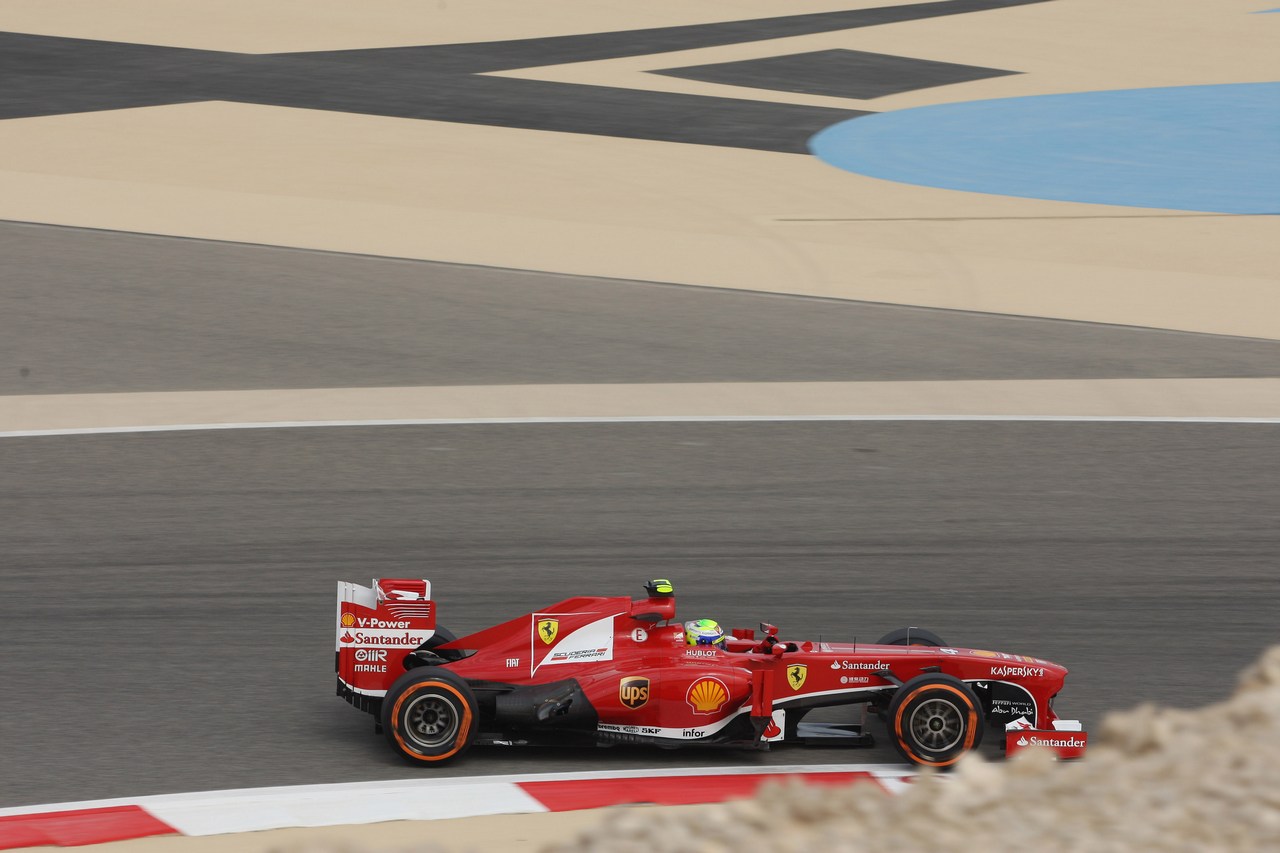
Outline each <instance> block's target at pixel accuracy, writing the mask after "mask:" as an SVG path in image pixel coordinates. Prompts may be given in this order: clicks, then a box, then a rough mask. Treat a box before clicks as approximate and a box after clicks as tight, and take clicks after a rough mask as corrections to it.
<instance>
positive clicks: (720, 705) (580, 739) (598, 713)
mask: <svg viewBox="0 0 1280 853" xmlns="http://www.w3.org/2000/svg"><path fill="white" fill-rule="evenodd" d="M645 590H646V593H647V594H646V596H645V597H644V598H641V599H636V600H632V599H631V598H629V597H607V596H575V597H573V598H567V599H565V600H564V601H560V602H557V603H556V604H552V605H550V606H548V607H546V608H544V609H542V610H538V611H534V612H531V613H526V614H524V615H522V616H518V617H516V618H514V619H511V620H509V621H507V622H503V623H501V624H499V625H495V626H493V627H491V628H486V629H484V630H482V631H478V632H476V633H474V634H470V635H468V636H465V637H460V638H456V637H454V636H453V635H452V634H451V633H449V632H448V631H447V630H445V629H444V628H443V627H441V626H440V625H438V624H437V622H436V605H435V602H434V601H432V599H431V583H430V581H427V580H423V579H411V580H376V579H375V580H374V581H373V584H372V586H368V587H366V586H361V585H358V584H353V583H341V582H340V583H339V584H338V607H337V623H338V624H337V655H336V658H337V660H336V665H337V670H338V695H339V696H341V697H343V698H345V699H346V700H347V701H348V702H350V703H351V704H352V705H354V706H356V707H357V708H360V709H362V710H364V711H367V712H370V713H372V714H373V715H374V718H375V721H376V722H375V727H376V728H378V729H380V730H381V731H382V732H383V733H384V734H385V735H386V737H387V739H388V741H389V742H390V743H391V746H392V747H393V748H394V749H395V750H396V751H397V752H399V753H400V754H401V755H402V756H404V757H405V758H406V759H408V760H409V761H411V762H414V763H420V764H440V763H443V762H446V761H449V760H451V759H454V758H457V757H458V756H460V755H461V754H463V753H464V752H465V751H466V750H467V749H468V748H470V747H471V746H472V745H475V744H486V745H502V746H522V745H535V746H548V745H565V746H611V745H617V744H649V745H654V746H660V747H668V748H669V747H683V746H724V747H739V748H745V749H768V748H770V747H771V746H773V745H774V744H792V743H799V744H821V745H847V746H870V745H871V744H872V743H873V736H872V735H871V733H869V732H868V731H867V730H866V729H867V726H866V723H867V716H868V714H867V713H866V711H868V710H869V711H870V712H871V713H872V714H874V715H875V716H878V717H880V718H881V719H882V720H883V721H884V724H885V726H886V728H887V729H888V734H889V737H890V739H891V740H892V742H893V745H894V747H895V748H896V749H897V751H898V752H899V753H900V754H901V755H902V757H903V758H904V759H906V760H907V761H909V762H912V763H914V764H920V765H926V766H933V767H948V766H950V765H952V764H954V763H955V762H956V761H958V760H959V759H960V758H961V757H962V756H963V755H964V754H965V753H967V752H969V751H970V750H972V749H974V748H976V747H977V746H978V745H979V743H981V741H982V738H983V733H984V730H985V729H986V727H987V726H993V727H995V728H996V730H997V731H999V732H1000V734H1001V736H1003V737H1005V738H1006V741H1007V746H1008V748H1009V749H1013V750H1016V749H1017V748H1019V747H1021V746H1027V745H1030V744H1043V745H1045V746H1048V747H1050V748H1051V749H1053V750H1055V751H1056V752H1057V753H1058V754H1059V756H1060V757H1064V758H1073V757H1078V756H1079V755H1080V754H1082V752H1083V749H1084V746H1085V743H1086V738H1087V736H1086V735H1085V734H1084V733H1083V732H1081V731H1080V730H1079V725H1078V724H1077V723H1075V722H1074V721H1064V720H1060V719H1059V718H1058V717H1057V716H1056V715H1055V712H1054V709H1053V700H1054V697H1056V696H1057V694H1058V692H1059V691H1060V690H1061V689H1062V685H1063V680H1064V679H1065V678H1066V675H1067V671H1066V669H1064V668H1063V667H1061V666H1059V665H1057V664H1054V663H1050V662H1049V661H1045V660H1040V659H1039V658H1033V657H1026V656H1023V655H1014V654H1006V653H1003V652H991V651H984V650H981V649H965V648H953V647H950V646H947V645H946V644H945V643H944V642H943V641H942V640H941V639H940V638H939V637H937V636H936V635H934V634H932V633H930V632H928V631H925V630H922V629H919V628H903V629H899V630H897V631H893V632H891V633H889V634H887V635H886V636H884V637H882V638H881V639H880V640H878V641H877V642H876V643H873V644H865V643H827V642H821V641H814V640H791V639H787V638H784V637H782V636H779V632H778V629H777V628H775V627H774V626H772V625H768V624H762V625H761V626H760V632H759V634H757V632H756V631H755V630H754V629H735V630H733V631H732V633H731V634H730V635H729V636H727V637H724V638H723V639H722V640H720V641H718V642H717V643H716V644H714V645H706V646H702V645H690V644H689V643H690V639H689V638H688V636H687V634H686V629H685V627H684V626H683V625H681V624H680V623H678V622H675V621H674V620H675V614H676V601H675V594H674V589H673V587H672V585H671V583H670V582H669V581H665V580H657V581H651V582H650V583H649V584H647V585H646V587H645ZM690 636H691V635H690ZM842 705H850V706H858V705H860V706H862V707H863V709H864V712H863V713H862V715H861V717H860V719H859V720H858V721H851V722H837V723H816V722H806V721H805V715H806V714H808V713H809V712H810V711H812V710H813V709H815V708H822V707H830V706H842Z"/></svg>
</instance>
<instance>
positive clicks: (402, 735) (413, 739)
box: [382, 666, 480, 764]
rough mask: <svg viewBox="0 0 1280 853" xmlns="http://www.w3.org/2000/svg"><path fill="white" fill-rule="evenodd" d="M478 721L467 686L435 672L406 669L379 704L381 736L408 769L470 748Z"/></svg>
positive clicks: (450, 675)
mask: <svg viewBox="0 0 1280 853" xmlns="http://www.w3.org/2000/svg"><path fill="white" fill-rule="evenodd" d="M479 725H480V718H479V713H478V706H477V705H476V697H475V695H474V694H473V693H472V692H471V688H470V687H469V686H467V683H466V682H465V681H463V680H462V679H461V678H459V677H458V676H456V675H454V674H453V673H452V672H450V671H449V670H447V669H443V668H441V667H436V666H427V667H419V668H417V669H411V670H409V671H408V672H406V673H405V674H404V675H402V676H400V677H399V678H397V679H396V680H395V683H394V684H392V685H391V689H390V690H388V691H387V695H386V697H384V698H383V700H382V731H383V733H384V734H385V735H386V736H387V740H388V742H390V744H391V747H392V749H394V750H395V751H396V752H398V753H400V754H401V755H402V756H404V757H405V758H406V759H407V760H408V761H410V762H411V763H413V764H444V763H445V762H448V761H452V760H453V759H455V758H457V757H458V756H460V755H462V754H463V753H464V752H466V751H467V749H468V748H470V746H471V744H472V742H473V741H475V739H476V732H477V730H478V729H479Z"/></svg>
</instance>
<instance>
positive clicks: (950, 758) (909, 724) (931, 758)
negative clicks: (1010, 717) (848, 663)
mask: <svg viewBox="0 0 1280 853" xmlns="http://www.w3.org/2000/svg"><path fill="white" fill-rule="evenodd" d="M885 716H886V722H887V723H888V725H889V735H890V737H891V738H892V739H893V746H894V749H896V750H898V754H899V755H901V756H902V757H903V758H905V759H906V760H907V761H910V762H911V763H912V764H920V765H923V766H925V767H938V768H945V767H950V766H952V765H953V764H955V763H956V762H957V761H959V760H960V759H961V758H963V757H964V755H965V753H967V752H969V751H970V750H973V749H977V748H978V745H979V744H981V743H982V735H983V730H984V722H983V714H982V703H981V702H979V701H978V697H977V696H975V695H974V693H973V691H972V690H970V689H969V686H968V685H967V684H965V683H964V682H963V681H961V680H960V679H958V678H954V677H952V676H950V675H936V674H926V675H917V676H916V677H915V678H913V679H911V680H910V681H908V682H907V683H906V684H904V685H902V686H901V687H899V688H898V692H897V693H895V694H894V695H893V699H892V700H891V701H890V702H889V711H888V713H887V714H886V715H885Z"/></svg>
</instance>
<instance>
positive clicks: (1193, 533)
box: [0, 4, 1280, 806]
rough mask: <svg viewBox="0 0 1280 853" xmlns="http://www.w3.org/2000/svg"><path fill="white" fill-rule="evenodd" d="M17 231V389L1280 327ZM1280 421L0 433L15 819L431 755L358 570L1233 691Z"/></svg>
mask: <svg viewBox="0 0 1280 853" xmlns="http://www.w3.org/2000/svg"><path fill="white" fill-rule="evenodd" d="M931 5H937V6H939V7H941V6H944V5H946V4H931ZM960 5H962V4H960ZM987 5H990V4H987ZM819 23H820V24H821V26H827V23H822V22H814V23H813V25H814V26H818V25H819ZM840 25H841V26H847V25H848V22H847V21H846V22H845V23H842V24H840ZM705 32H706V31H703V33H702V34H705ZM741 35H742V32H736V33H735V32H730V33H728V35H727V36H726V37H728V36H733V37H735V38H737V37H739V36H741ZM748 35H749V33H748ZM699 37H701V35H699ZM601 43H602V44H603V42H601ZM566 44H567V43H566ZM44 46H45V47H48V44H45V45H44ZM545 46H546V45H539V46H538V47H539V49H541V48H543V47H545ZM61 47H62V48H64V49H66V48H67V45H62V46H61ZM72 47H74V45H73V46H72ZM624 47H625V46H624ZM610 49H622V48H619V47H618V45H617V44H616V43H614V45H613V48H610ZM140 53H146V54H147V55H148V56H152V57H154V56H155V53H154V51H151V52H147V51H141V52H140ZM194 53H199V52H194V51H191V52H185V53H183V56H190V55H191V54H194ZM362 53H370V54H371V53H386V54H388V55H390V56H391V57H394V56H400V57H403V56H404V55H405V54H403V53H400V54H395V53H394V52H393V51H385V52H362ZM6 55H7V56H10V57H12V56H14V55H16V54H13V53H9V54H6ZM47 57H48V55H46V59H45V60H41V61H48V58H47ZM148 61H149V60H148ZM335 61H338V60H335ZM341 61H345V60H341ZM539 61H543V60H539ZM528 62H532V60H522V63H524V64H527V63H528ZM522 63H516V64H517V65H518V64H522ZM263 64H264V65H268V64H271V63H265V62H264V63H263ZM276 65H277V66H278V65H279V63H276ZM472 70H474V69H472ZM488 79H492V78H488ZM459 85H462V84H459ZM466 85H471V84H470V83H468V84H466ZM503 85H506V84H503ZM74 88H75V87H72V89H74ZM107 88H108V89H111V87H107ZM518 88H519V91H521V92H527V91H530V89H529V88H527V87H518ZM566 88H581V87H566ZM24 91H29V90H24ZM37 91H38V87H37ZM112 91H115V92H119V91H122V90H121V89H119V88H116V89H112ZM492 91H494V92H499V91H505V90H502V89H501V87H499V88H498V89H494V90H492ZM513 91H514V90H513ZM544 91H549V90H544ZM494 97H495V99H497V95H495V96H494ZM50 98H52V94H50V93H49V92H47V91H45V92H44V94H40V96H39V98H37V100H40V99H50ZM659 100H661V99H659ZM656 102H657V101H655V103H656ZM661 102H662V103H663V104H669V103H670V101H667V100H662V101H661ZM118 106H121V104H118V103H109V104H99V105H98V108H110V107H118ZM310 106H315V105H314V104H311V105H310ZM83 108H86V107H85V105H84V104H80V103H74V104H71V105H70V106H68V105H67V104H53V105H52V106H50V107H49V109H48V110H46V111H45V112H44V113H38V112H37V113H31V112H28V113H19V112H13V110H16V109H18V108H17V107H15V106H14V105H13V102H12V101H10V102H7V106H6V109H9V110H10V112H8V113H5V114H6V115H14V116H16V115H19V114H21V115H32V114H48V113H49V112H57V111H59V110H66V109H83ZM450 108H454V107H453V106H450ZM665 108H666V107H663V109H665ZM746 108H747V107H744V109H746ZM442 109H443V107H442ZM751 109H757V108H756V107H752V108H751ZM758 109H760V110H764V109H765V107H763V106H761V107H759V108H758ZM769 110H774V106H773V105H770V106H769ZM588 112H589V111H588ZM834 112H840V113H841V117H843V116H844V115H847V112H845V111H834ZM387 114H391V115H400V114H402V113H399V112H390V113H387ZM531 114H532V113H531ZM539 115H541V114H539ZM778 115H780V114H779V113H778V112H776V111H774V112H768V113H767V116H766V113H764V112H762V113H760V114H759V115H756V114H754V113H753V116H754V118H753V119H752V120H753V121H755V120H764V119H766V118H767V121H768V122H774V121H775V120H776V119H777V116H778ZM660 116H661V111H658V112H655V113H653V114H650V115H648V116H647V117H646V121H649V123H650V126H646V127H645V128H644V129H643V130H644V132H645V133H648V134H650V135H649V136H647V137H644V138H652V134H653V133H654V132H655V131H653V130H652V120H653V119H654V118H655V117H660ZM812 118H813V121H815V122H818V119H821V122H819V124H821V123H822V122H826V121H827V120H828V119H829V118H830V117H829V116H827V117H823V116H814V117H812ZM502 120H503V121H509V120H510V119H509V117H507V116H506V114H504V116H503V117H502ZM528 120H532V119H528ZM495 121H496V119H495ZM519 126H525V125H519ZM745 126H747V125H743V124H739V125H738V126H737V127H736V129H735V131H734V133H736V134H739V135H741V133H742V132H743V127H745ZM595 130H597V131H598V130H601V128H596V129H595ZM603 130H604V131H607V132H608V133H616V134H619V135H627V133H631V130H629V129H628V127H622V126H609V127H606V128H603ZM582 132H593V129H592V128H586V129H585V130H582ZM684 132H685V131H684V130H676V129H670V128H668V129H667V130H661V128H660V129H659V131H658V133H659V135H661V134H663V133H668V134H670V133H684ZM724 132H725V128H718V129H714V133H712V132H710V131H708V133H709V135H708V136H707V138H706V139H702V140H690V139H685V140H684V141H702V142H707V141H714V140H715V139H718V138H719V136H717V135H716V134H723V133H724ZM636 133H639V131H636ZM798 135H803V134H792V133H791V132H790V131H788V132H787V133H781V132H780V135H777V136H773V137H768V138H763V137H762V138H763V139H764V141H763V142H760V143H759V144H761V145H763V146H764V147H766V148H770V147H771V148H773V149H774V150H778V149H779V148H781V149H782V150H786V146H787V145H793V144H794V139H793V136H798ZM664 138H665V137H664ZM0 253H2V256H3V258H4V268H3V274H2V275H0V304H3V306H4V310H3V311H0V394H4V395H16V394H61V393H77V392H88V391H158V390H211V389H248V388H303V387H334V386H347V387H355V386H393V385H422V384H436V385H439V384H498V383H550V382H558V383H562V382H576V383H592V382H650V381H662V382H672V381H685V382H701V381H779V382H781V381H795V380H835V379H839V380H850V379H876V380H879V379H906V380H910V379H939V378H941V379H948V378H953V379H964V378H1074V377H1239V376H1280V344H1277V343H1275V342H1268V341H1257V340H1246V339H1239V338H1224V337H1214V336H1208V335H1194V334H1183V333H1174V332H1161V331H1153V330H1142V329H1132V328H1119V327H1108V326H1097V325H1090V324H1083V323H1066V322H1053V321H1045V320H1036V319H1028V318H1013V317H995V316H988V315H980V314H966V313H962V312H942V311H931V310H923V309H909V308H895V307H892V306H876V305H867V304H857V303H839V302H833V301H823V300H813V299H803V298H792V297H779V296H764V295H753V294H747V293H739V292H733V293H730V292H721V291H700V290H696V289H690V288H681V287H673V286H659V285H652V284H646V283H641V282H625V281H600V280H591V279H576V278H571V277H564V276H554V275H545V274H533V273H526V272H521V271H510V270H500V269H489V268H474V267H455V266H447V265H439V264H430V263H422V262H406V261H396V260H383V259H370V258H360V257H352V256H341V255H331V254H324V253H315V252H298V251H290V250H283V249H272V248H266V247H255V246H236V245H227V244H217V243H207V242H201V241H196V240H174V239H167V238H153V237H145V236H136V235H124V234H117V233H110V232H91V231H81V230H75V229H62V228H49V227H44V226H32V225H24V224H20V223H12V224H5V225H0ZM1275 438H1276V427H1275V426H1274V425H1208V424H1114V423H1113V424H1103V423H973V422H969V423H960V422H945V423H944V422H939V423H826V424H814V423H808V424H802V423H791V424H777V423H774V424H766V423H737V424H725V423H706V424H657V423H650V424H594V425H586V424H580V425H527V424H526V425H514V424H513V425H504V426H492V425H491V426H480V425H475V426H450V427H444V426H436V427H382V428H341V429H307V430H245V431H224V432H174V433H165V434H131V435H111V436H74V437H38V438H5V439H2V440H0V472H2V476H3V484H4V488H3V489H2V490H0V517H2V518H3V519H4V523H3V525H0V601H2V602H4V604H5V612H4V614H3V619H2V621H0V625H2V626H3V627H0V636H2V638H3V649H4V651H3V655H0V683H2V684H4V686H5V689H4V690H3V691H2V692H0V724H2V725H3V738H2V741H3V753H2V755H3V769H4V771H5V772H4V773H2V774H0V805H4V806H15V805H23V804H29V803H47V802H57V801H68V800H80V799H89V798H97V797H110V796H121V795H126V794H139V795H141V794H149V793H167V792H176V791H188V790H206V789H216V788H227V787H248V786H261V785H276V784H302V783H311V782H339V781H360V780H374V779H389V778H413V777H417V776H420V775H421V773H422V771H421V770H419V769H416V768H410V767H407V766H405V765H403V764H401V763H399V762H398V761H397V760H396V759H395V758H394V757H393V755H392V754H391V752H390V750H389V749H388V748H387V747H386V745H385V744H384V743H383V742H382V741H381V740H380V739H379V738H376V737H374V736H373V734H372V731H371V729H372V726H371V724H370V720H369V718H368V717H367V716H366V715H363V714H361V713H359V712H357V711H355V710H354V709H352V708H350V707H348V706H347V705H346V704H345V703H343V702H341V701H340V700H338V699H337V698H335V697H334V696H333V672H332V656H331V651H330V649H331V646H330V644H331V642H332V628H333V626H332V618H333V609H332V608H333V599H332V595H333V585H334V581H335V580H339V579H343V580H355V581H364V580H367V579H368V578H370V577H373V576H394V575H401V574H403V575H419V574H421V575H425V576H428V577H430V578H431V579H432V580H433V582H434V583H435V585H436V592H437V597H438V599H439V600H440V602H441V612H442V618H443V621H444V622H445V623H446V624H449V625H450V626H451V627H453V628H454V629H455V630H469V629H472V628H478V627H481V626H483V625H485V624H488V623H491V622H494V621H498V620H500V619H503V618H506V617H509V616H512V615H516V614H518V613H520V612H524V611H527V610H530V609H534V608H536V607H539V606H543V605H545V604H548V603H551V602H553V601H555V600H557V599H559V598H561V597H563V596H564V595H567V594H572V593H579V592H594V591H599V592H601V593H609V594H626V593H638V592H639V590H640V584H642V583H643V581H644V580H646V579H647V578H650V577H654V576H666V577H671V578H673V579H674V580H675V581H676V583H677V586H678V589H679V590H680V593H681V613H682V615H683V616H686V617H693V616H698V615H707V616H711V617H714V618H717V619H720V620H721V621H723V622H726V623H729V624H735V625H750V624H753V623H754V622H756V621H759V620H762V619H766V620H769V621H773V622H776V623H777V624H779V625H781V626H782V628H783V630H784V632H795V633H797V634H800V633H803V634H805V635H821V636H822V637H824V638H828V639H837V638H838V639H845V638H849V639H852V638H857V639H874V638H875V637H876V636H878V635H879V634H881V633H882V632H884V631H887V630H889V629H892V628H896V627H900V626H903V625H907V624H914V625H920V626H924V627H928V628H930V629H932V630H934V631H937V632H938V633H940V634H942V635H943V636H944V637H945V638H947V639H948V640H949V641H950V642H953V643H956V644H958V645H971V646H975V647H990V648H998V649H1008V650H1011V651H1018V652H1022V653H1028V654H1034V655H1037V656H1041V657H1046V658H1049V659H1052V660H1056V661H1059V662H1061V663H1063V664H1065V665H1067V666H1068V667H1069V668H1070V669H1071V671H1072V674H1071V676H1070V678H1069V680H1068V687H1067V690H1066V691H1065V692H1064V694H1063V696H1062V699H1061V711H1062V712H1064V713H1069V714H1071V715H1076V714H1078V715H1079V716H1081V717H1082V718H1083V719H1084V720H1085V721H1086V723H1087V724H1093V723H1096V722H1097V721H1098V719H1099V717H1100V716H1101V714H1102V713H1103V712H1105V711H1106V710H1109V709H1112V708H1119V707H1125V706H1129V705H1131V704H1134V703H1136V702H1140V701H1156V702H1161V703H1165V704H1170V705H1183V706H1189V705H1195V704H1201V703H1204V702H1208V701H1212V700H1214V699H1216V698H1219V697H1221V696H1223V695H1224V694H1225V693H1226V692H1228V691H1229V690H1230V688H1231V686H1232V684H1233V681H1234V677H1235V676H1234V673H1235V672H1236V670H1237V669H1238V668H1239V667H1240V666H1241V665H1242V664H1243V663H1244V662H1246V661H1248V660H1249V659H1251V658H1252V657H1253V656H1254V655H1255V654H1256V653H1257V652H1258V650H1260V649H1261V648H1262V647H1264V646H1266V645H1268V644H1269V643H1271V642H1272V641H1273V640H1274V637H1275V626H1274V614H1275V612H1276V587H1275V555H1276V554H1277V553H1278V552H1280V481H1277V479H1276V477H1275V471H1276V470H1278V467H1280V443H1278V442H1277V441H1276V440H1275ZM851 760H865V761H868V762H891V761H896V756H895V755H894V753H892V751H891V750H890V749H889V748H888V747H886V746H881V747H877V748H875V749H872V750H866V751H856V752H850V751H843V750H777V751H774V752H770V753H764V754H754V753H753V754H739V753H728V754H726V753H722V752H697V751H688V750H686V751H678V752H658V751H640V750H635V751H628V750H615V751H608V752H595V751H588V752H554V751H551V752H549V751H528V752H519V751H511V752H505V751H500V750H488V751H481V750H477V751H476V752H474V753H473V754H472V755H471V756H469V757H468V759H467V760H465V761H464V762H462V763H460V764H457V765H455V766H453V767H450V768H449V769H448V770H447V771H444V772H447V773H450V774H465V775H481V774H483V775H488V774H497V773H509V772H540V771H554V770H570V769H593V770H594V769H601V768H604V767H616V768H622V767H661V766H690V765H693V764H699V763H708V764H710V763H717V764H718V763H723V762H726V761H732V762H741V763H744V764H751V763H760V764H771V763H796V762H799V761H813V762H815V763H822V762H845V761H851Z"/></svg>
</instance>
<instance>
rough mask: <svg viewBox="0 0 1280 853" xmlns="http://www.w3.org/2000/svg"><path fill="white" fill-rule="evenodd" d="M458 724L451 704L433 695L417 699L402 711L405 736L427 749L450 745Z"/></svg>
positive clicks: (454, 709) (455, 709) (455, 735)
mask: <svg viewBox="0 0 1280 853" xmlns="http://www.w3.org/2000/svg"><path fill="white" fill-rule="evenodd" d="M460 722H461V721H460V720H459V718H458V709H457V708H455V707H454V705H453V703H452V702H450V701H449V700H447V699H445V698H444V697H443V696H439V695H437V694H435V693H427V694H424V695H422V696H419V697H417V698H416V699H414V700H413V701H411V702H410V703H409V706H408V707H407V708H405V710H404V733H405V735H407V736H408V738H409V740H411V741H413V742H414V743H415V744H417V745H418V746H421V747H425V748H427V749H434V748H436V747H439V746H445V745H447V744H450V743H452V742H453V740H454V738H456V737H457V734H458V726H459V724H460Z"/></svg>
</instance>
